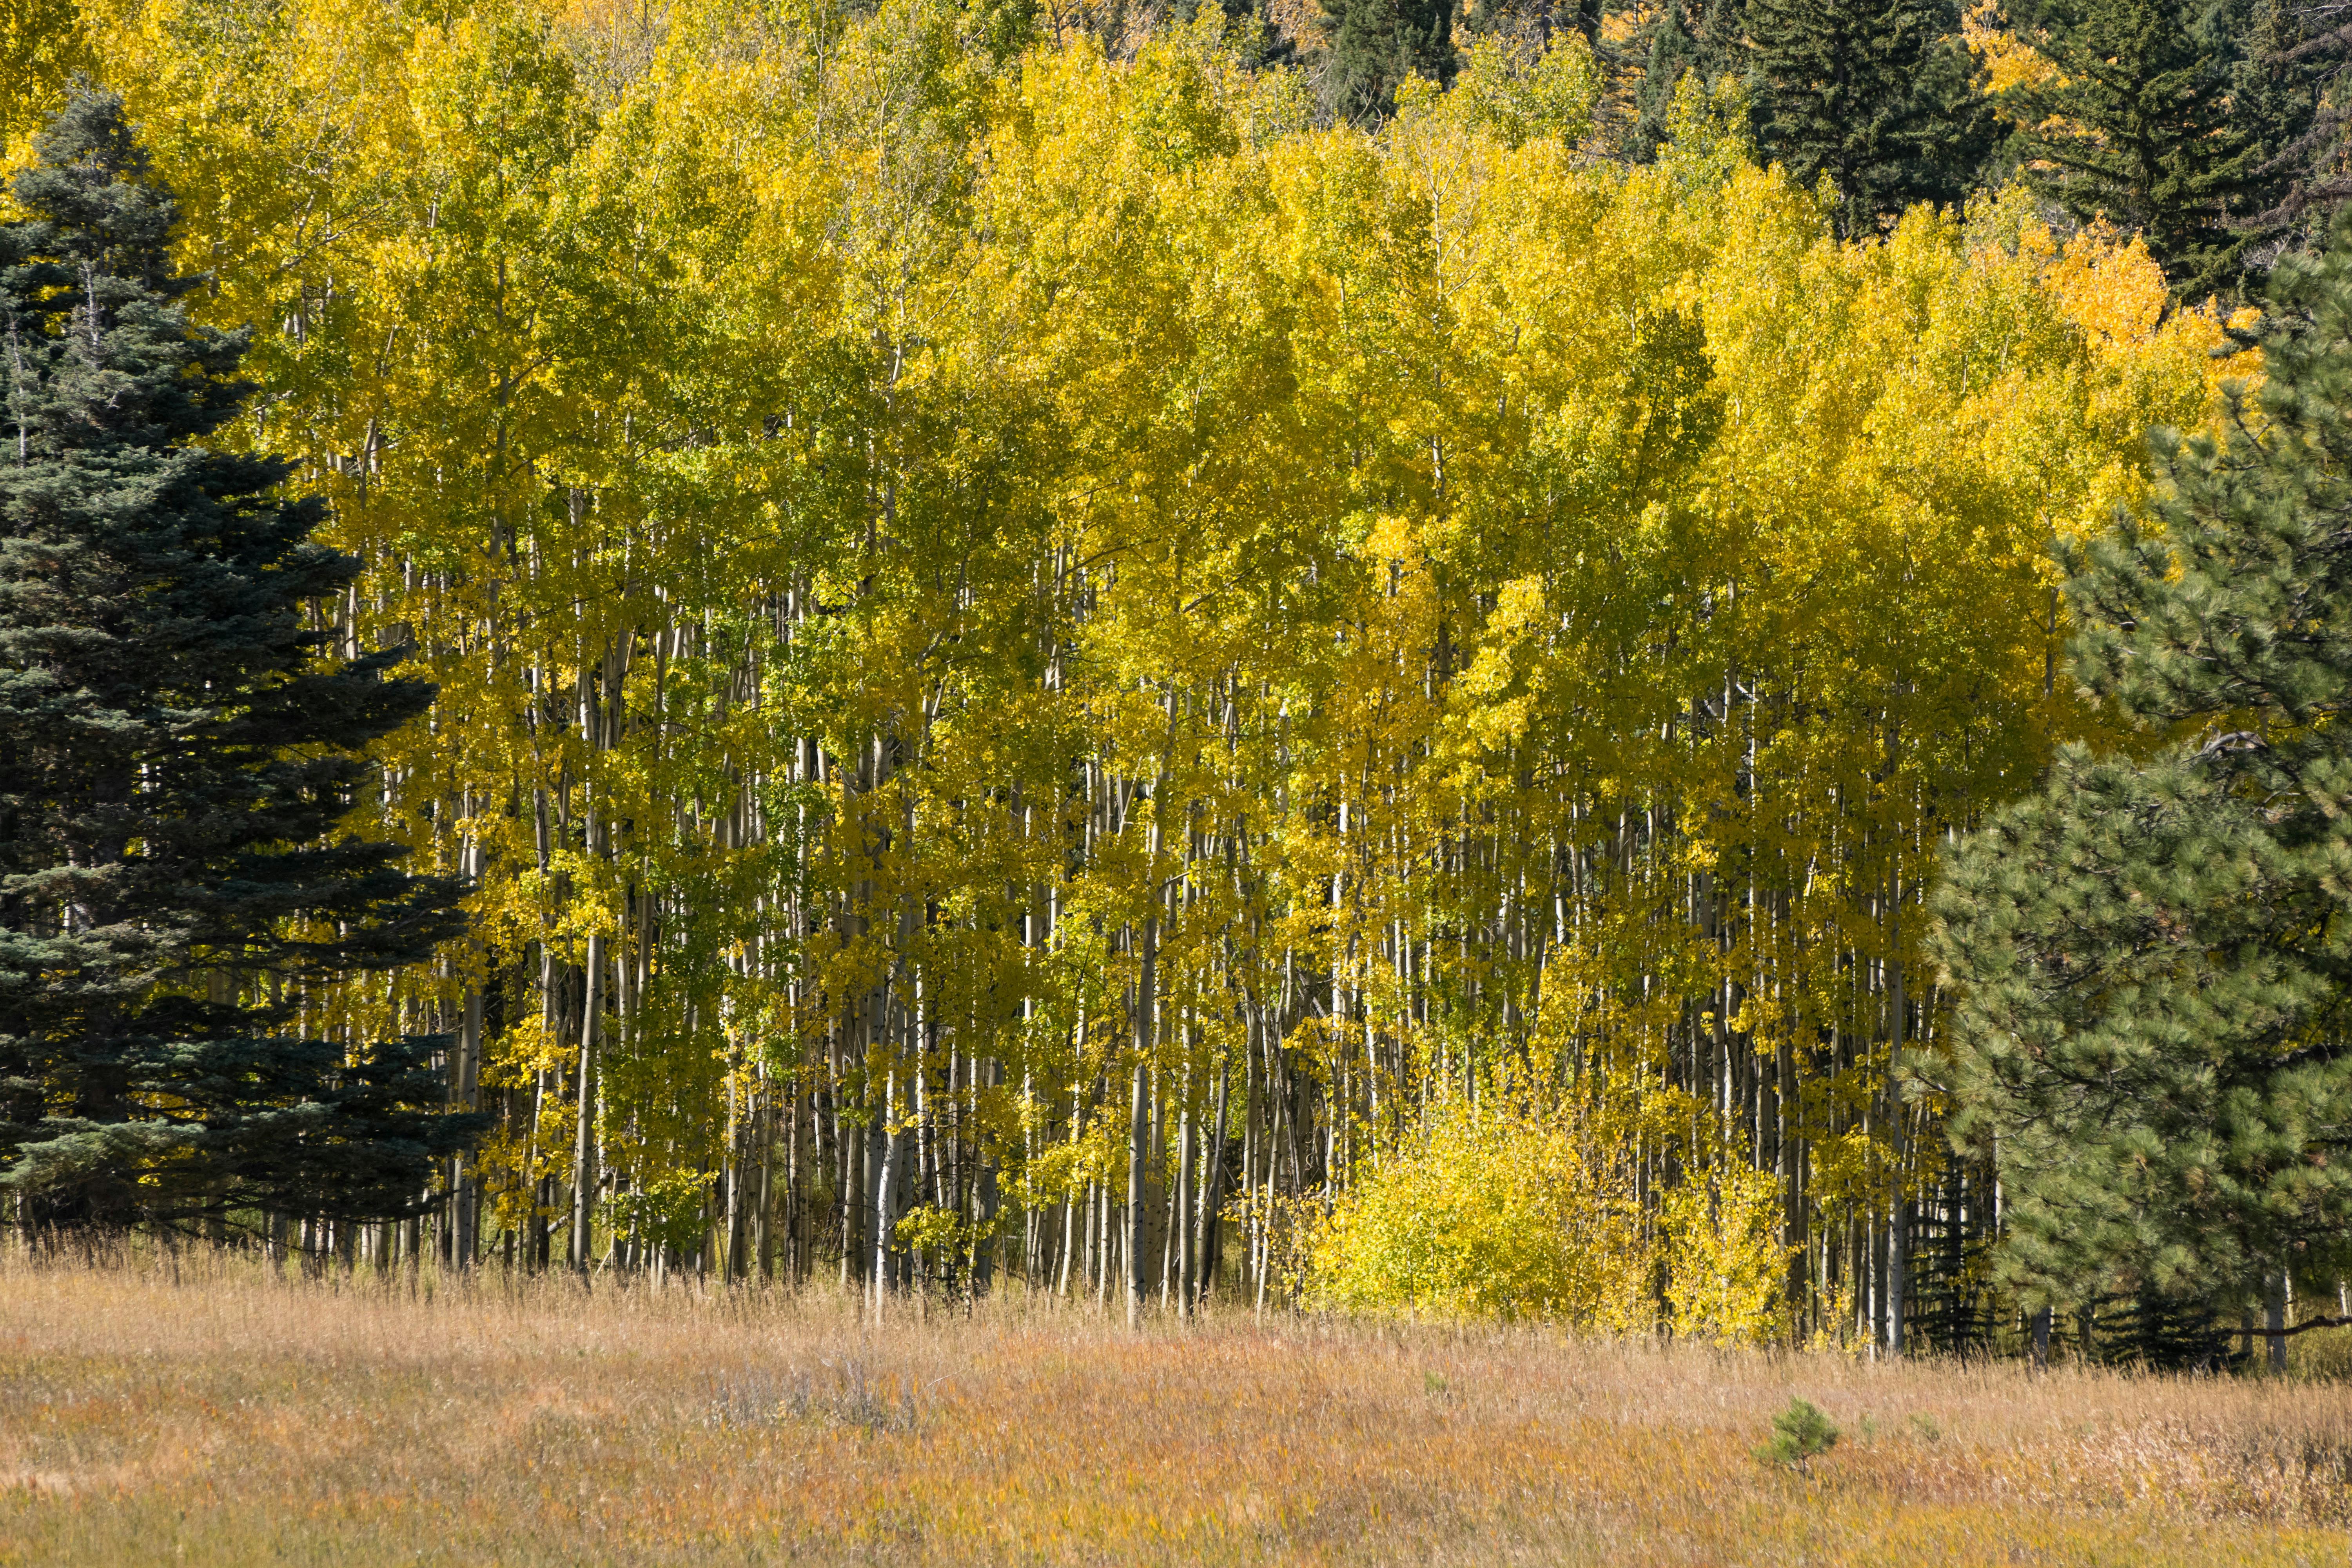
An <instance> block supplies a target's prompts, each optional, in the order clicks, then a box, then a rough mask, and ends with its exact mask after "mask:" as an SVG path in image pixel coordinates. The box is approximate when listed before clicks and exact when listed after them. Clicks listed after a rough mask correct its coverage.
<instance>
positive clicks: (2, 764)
mask: <svg viewBox="0 0 2352 1568" xmlns="http://www.w3.org/2000/svg"><path fill="white" fill-rule="evenodd" d="M36 152H37V157H38V163H37V166H35V167H32V168H29V169H26V171H24V172H23V173H21V174H19V175H18V176H17V178H16V199H17V202H18V204H19V205H21V206H22V207H23V208H24V210H25V211H26V212H27V213H29V214H30V215H31V216H30V217H29V218H28V219H27V221H25V222H21V223H17V224H15V225H12V226H7V227H5V228H4V229H0V311H5V328H6V331H7V350H8V353H9V355H10V359H9V364H8V408H7V425H6V427H5V441H6V447H5V450H4V451H0V1117H5V1120H0V1184H5V1187H6V1188H7V1189H9V1190H10V1191H11V1192H13V1193H14V1194H16V1197H17V1200H18V1203H19V1205H20V1206H19V1209H18V1215H19V1217H21V1218H23V1219H26V1221H28V1222H30V1223H37V1224H47V1225H58V1226H109V1227H110V1226H124V1225H129V1224H134V1223H141V1222H159V1223H165V1224H185V1223H188V1222H191V1221H195V1220H207V1221H213V1222H218V1221H220V1220H222V1219H224V1218H226V1217H227V1216H229V1215H232V1214H234V1213H236V1212H239V1211H247V1212H249V1211H253V1210H267V1211H269V1212H273V1213H278V1214H302V1215H340V1216H357V1215H390V1214H394V1213H398V1212H402V1211H403V1210H404V1209H406V1208H409V1207H411V1206H413V1205H415V1203H416V1202H417V1201H418V1198H419V1194H422V1193H423V1192H424V1190H425V1181H426V1175H427V1173H428V1170H429V1168H430V1164H431V1162H433V1161H434V1160H436V1159H437V1158H440V1157H443V1156H444V1155H446V1154H447V1153H448V1152H452V1151H453V1150H454V1149H456V1148H457V1147H458V1146H459V1145H460V1143H461V1142H462V1139H463V1138H464V1137H465V1136H467V1135H468V1134H469V1133H470V1131H471V1130H472V1122H471V1119H469V1118H465V1117H459V1116H453V1115H448V1114H445V1113H444V1112H443V1111H442V1110H440V1109H438V1107H439V1105H440V1103H441V1102H442V1101H443V1100H444V1099H445V1094H444V1090H443V1088H442V1085H441V1083H440V1081H439V1079H438V1078H437V1076H436V1074H435V1073H434V1072H433V1071H432V1070H430V1052H431V1050H432V1048H433V1047H434V1046H435V1044H436V1042H435V1041H433V1040H432V1039H429V1038H411V1039H404V1040H402V1041H399V1042H396V1043H389V1044H383V1045H379V1046H376V1047H373V1049H371V1050H365V1051H361V1052H358V1053H356V1054H353V1053H350V1052H347V1051H346V1049H345V1048H344V1047H341V1046H338V1045H333V1044H331V1043H329V1042H327V1041H324V1040H320V1039H303V1038H295V1037H289V1036H288V1034H287V1033H286V1032H285V1026H287V1025H288V1024H289V1022H291V1021H292V1018H293V1016H294V1013H293V1009H292V1006H291V1004H290V1002H289V1000H287V999H285V998H284V997H283V995H282V992H283V990H284V988H286V987H287V986H288V985H289V983H291V984H296V985H299V984H301V983H303V982H306V981H317V980H324V979H330V978H332V977H334V976H337V975H344V974H350V973H355V972H363V971H372V970H383V969H390V968H392V967H394V966H396V965H401V964H410V963H418V962H420V961H422V960H424V959H425V958H426V957H427V956H428V955H429V954H430V952H431V951H432V949H433V947H434V945H435V944H436V943H437V942H441V941H443V940H445V939H446V938H447V937H449V936H450V935H452V934H454V933H455V931H457V929H458V917H457V912H456V909H455V898H456V895H457V889H456V887H455V886H454V885H453V884H451V883H449V882H447V881H446V880H441V879H428V878H419V877H413V876H409V875H406V874H404V872H403V871H401V870H400V869H399V868H398V867H397V865H396V861H397V859H398V858H399V854H400V851H399V850H398V849H397V848H396V847H394V846H392V845H388V844H381V843H364V842H353V841H349V840H338V839H337V838H336V837H334V830H335V827H336V824H337V823H338V821H339V819H341V817H342V816H344V814H345V812H346V811H347V810H348V808H349V807H350V805H352V802H353V799H354V797H355V795H356V793H357V792H358V791H359V790H360V788H361V787H362V784H364V783H365V782H366V781H367V779H368V777H369V772H368V770H367V769H366V768H365V766H364V765H363V764H362V763H361V762H360V761H359V760H357V758H356V757H355V756H354V755H353V753H354V752H355V751H356V750H357V749H358V748H360V747H362V746H364V745H366V744H367V743H368V742H372V741H373V740H375V739H376V738H378V737H380V736H382V735H383V734H385V733H387V732H388V731H391V730H392V729H393V728H394V727H395V726H397V725H399V724H400V723H402V722H403V721H405V720H407V719H408V718H410V717H412V716H413V715H415V714H416V713H418V712H419V711H420V710H422V709H423V708H424V707H425V703H426V702H427V701H428V700H429V699H430V698H431V696H432V689H431V688H430V687H429V686H426V685H424V684H420V683H417V682H413V681H400V680H388V679H383V670H384V668H385V667H386V666H387V665H389V664H390V663H392V662H393V661H394V658H395V657H396V655H394V654H391V653H387V654H382V655H377V656H373V657H369V658H356V659H352V660H350V661H348V662H345V663H342V664H340V665H335V664H325V663H321V662H320V653H321V649H322V646H323V644H324V643H325V641H326V640H327V637H326V634H323V633H320V632H317V631H312V630H306V629H305V628H304V621H303V613H302V612H303V607H304V605H306V604H310V603H313V602H316V601H319V600H321V599H324V598H327V597H329V596H331V595H338V594H340V593H341V591H342V590H343V589H344V588H345V587H346V586H347V585H348V584H350V582H351V581H352V576H353V574H354V573H355V572H356V570H357V563H355V562H353V561H352V560H351V559H350V558H348V557H345V556H342V555H340V554H338V553H337V552H334V551H331V550H330V549H328V548H326V547H325V546H323V545H321V544H320V543H319V542H316V541H315V540H314V539H313V538H312V537H311V535H312V533H313V531H315V530H316V529H317V527H318V525H319V523H320V521H321V519H322V517H323V515H324V509H323V507H322V506H321V504H320V502H318V501H317V500H307V499H305V500H282V499H278V496H277V494H276V492H277V490H278V486H279V485H280V484H281V482H282V481H283V480H284V479H286V477H287V475H288V472H289V466H288V465H286V464H284V463H282V462H279V461H277V460H275V459H271V458H255V457H247V456H240V455H236V454H233V453H228V452H223V451H215V450H213V449H210V448H208V447H205V446H203V445H200V444H199V443H201V442H202V441H204V440H205V438H206V437H209V436H211V435H212V434H213V433H214V432H215V431H216V430H218V429H219V428H220V427H221V426H223V425H224V424H226V422H228V421H229V420H231V419H232V418H234V417H236V415H237V413H238V411H239V408H240V405H241V404H242V402H243V400H244V399H245V397H246V396H247V395H248V394H249V392H250V390H251V389H250V388H249V387H248V386H247V385H245V384H240V383H238V382H237V381H236V380H235V379H234V377H235V374H236V369H237V365H238V362H239V360H240V357H241V355H242V353H243V351H244V347H245V340H244V338H243V336H242V335H241V334H232V333H226V332H220V331H211V330H208V329H199V328H195V327H192V326H191V325H190V324H189V322H188V321H187V320H186V318H185V316H184V313H183V312H182V310H181V309H180V307H179V306H178V304H177V303H175V301H176V300H177V299H178V298H179V296H181V295H182V294H184V292H185V291H186V290H187V289H190V288H191V287H192V286H193V284H194V280H193V279H184V278H175V277H173V275H172V273H171V270H170V260H169V242H170V238H171V233H172V227H173V217H174V207H173V200H172V198H171V195H169V193H168V192H166V191H165V190H163V188H162V187H161V186H160V185H158V184H155V183H154V182H153V181H152V179H150V178H149V176H148V170H147V163H146V159H145V156H144V154H143V153H142V151H141V150H140V149H139V148H138V147H137V145H136V144H135V143H134V142H133V141H132V138H131V132H130V131H129V130H128V128H127V127H126V126H125V124H124V121H123V119H122V111H121V102H120V100H118V99H116V98H114V97H113V96H111V95H110V94H104V93H99V92H94V91H89V90H86V89H85V90H79V91H77V92H76V94H75V95H74V96H73V97H72V98H71V100H69V102H68V106H67V107H66V108H65V110H63V111H62V112H61V113H60V114H59V115H58V118H57V119H56V120H55V121H53V122H52V123H51V124H50V125H49V127H48V128H47V130H46V131H45V132H43V133H42V134H41V135H40V137H39V138H38V140H37V143H36Z"/></svg>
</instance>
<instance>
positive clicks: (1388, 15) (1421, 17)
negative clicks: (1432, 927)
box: [1323, 0, 1454, 125]
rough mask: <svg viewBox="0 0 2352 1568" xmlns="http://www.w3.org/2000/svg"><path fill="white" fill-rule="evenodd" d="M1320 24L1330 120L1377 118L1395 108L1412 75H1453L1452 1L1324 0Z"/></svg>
mask: <svg viewBox="0 0 2352 1568" xmlns="http://www.w3.org/2000/svg"><path fill="white" fill-rule="evenodd" d="M1324 26H1325V29H1326V34H1327V37H1328V39H1329V43H1328V46H1327V47H1326V49H1325V54H1324V62H1323V101H1324V104H1325V105H1326V107H1328V110H1330V113H1331V116H1332V118H1333V119H1334V120H1339V121H1347V122H1349V123H1351V124H1360V125H1361V124H1371V123H1375V122H1377V121H1381V120H1384V119H1386V118H1387V117H1388V116H1389V115H1391V114H1392V113H1394V112H1395V111H1396V95H1397V89H1399V88H1401V87H1402V86H1403V85H1404V84H1405V82H1406V81H1407V80H1409V79H1412V78H1413V77H1416V76H1419V77H1425V78H1427V79H1429V80H1431V81H1434V82H1437V83H1439V84H1441V85H1444V84H1448V83H1451V82H1452V81H1453V79H1454V0H1324Z"/></svg>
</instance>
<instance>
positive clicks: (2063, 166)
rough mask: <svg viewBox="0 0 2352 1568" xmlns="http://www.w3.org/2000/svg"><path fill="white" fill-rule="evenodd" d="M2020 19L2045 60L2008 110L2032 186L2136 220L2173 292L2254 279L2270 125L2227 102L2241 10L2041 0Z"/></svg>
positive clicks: (2116, 0) (2081, 210)
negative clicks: (2043, 70)
mask: <svg viewBox="0 0 2352 1568" xmlns="http://www.w3.org/2000/svg"><path fill="white" fill-rule="evenodd" d="M2021 21H2022V22H2024V23H2025V24H2026V25H2027V26H2028V27H2029V30H2030V31H2031V32H2032V35H2033V36H2034V37H2035V38H2036V42H2037V47H2039V48H2040V49H2041V51H2042V54H2044V55H2045V56H2047V57H2048V58H2049V59H2050V60H2051V62H2052V63H2053V65H2055V66H2056V67H2057V72H2056V74H2054V75H2053V77H2051V78H2050V79H2047V80H2045V81H2043V82H2042V83H2040V84H2038V85H2035V86H2032V87H2031V88H2027V89H2021V92H2020V94H2019V101H2018V103H2017V105H2016V109H2015V113H2016V116H2017V118H2018V121H2019V122H2020V124H2021V126H2022V127H2023V128H2024V134H2023V151H2024V153H2025V157H2026V160H2027V166H2028V168H2030V169H2032V170H2035V171H2036V174H2035V179H2036V183H2037V184H2038V185H2039V186H2040V188H2041V189H2042V192H2043V194H2044V195H2048V196H2049V197H2051V198H2052V199H2053V200H2055V201H2057V202H2058V203H2059V204H2060V205H2062V206H2063V207H2064V208H2065V209H2066V210H2067V211H2068V212H2070V213H2072V214H2073V215H2074V216H2076V217H2077V218H2080V219H2082V220H2084V221H2085V222H2088V221H2090V220H2092V219H2094V218H2098V217H2105V219H2107V220H2108V221H2109V222H2111V223H2114V224H2116V225H2117V226H2120V227H2123V228H2126V229H2137V231H2139V232H2140V233H2141V234H2142V235H2144V236H2145V237H2146V238H2147V247H2148V252H2149V254H2150V255H2152V256H2154V257H2155V258H2156V259H2157V260H2158V262H2159V263H2160V264H2161V265H2162V266H2163V267H2164V268H2165V271H2166V272H2167V274H2168V275H2169V276H2170V277H2171V278H2172V279H2173V282H2174V286H2175V288H2176V289H2178V291H2179V293H2181V294H2182V295H2183V296H2184V297H2186V298H2189V299H2201V298H2203V297H2205V296H2206V295H2208V294H2210V293H2213V292H2216V291H2235V290H2240V289H2246V288H2248V287H2250V286H2252V285H2253V284H2254V283H2256V282H2257V281H2258V279H2259V273H2260V268H2259V267H2258V265H2256V258H2254V257H2252V256H2250V255H2249V251H2250V249H2251V248H2252V247H2253V245H2254V240H2255V237H2256V236H2255V231H2254V227H2253V226H2250V225H2249V222H2248V220H2249V219H2250V218H2251V217H2252V216H2254V215H2255V214H2257V213H2259V212H2260V211H2261V210H2262V209H2263V207H2264V206H2266V205H2268V203H2267V202H2266V201H2265V200H2264V195H2265V189H2264V187H2265V178H2264V176H2263V169H2264V167H2265V165H2266V163H2268V161H2269V160H2268V156H2267V154H2266V153H2265V150H2264V147H2263V134H2264V132H2266V131H2273V132H2274V130H2275V128H2274V127H2272V126H2269V125H2268V124H2266V121H2265V114H2264V113H2263V112H2261V111H2258V110H2257V108H2256V106H2255V104H2254V103H2253V102H2252V101H2251V100H2248V101H2241V99H2242V97H2244V95H2245V93H2246V91H2247V89H2249V88H2250V86H2251V85H2252V81H2251V79H2249V78H2248V77H2247V76H2246V75H2245V74H2244V73H2242V71H2241V65H2242V61H2243V59H2244V58H2245V53H2246V49H2247V47H2249V45H2250V42H2251V38H2252V34H2251V29H2250V24H2249V19H2248V18H2247V17H2246V16H2241V15H2239V12H2238V7H2237V6H2236V5H2232V4H2230V3H2228V0H2224V3H2221V4H2210V3H2208V4H2200V3H2198V0H2042V4H2040V5H2037V6H2034V7H2032V8H2030V9H2025V10H2022V11H2021Z"/></svg>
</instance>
